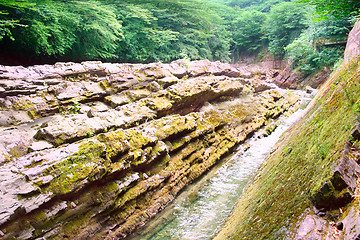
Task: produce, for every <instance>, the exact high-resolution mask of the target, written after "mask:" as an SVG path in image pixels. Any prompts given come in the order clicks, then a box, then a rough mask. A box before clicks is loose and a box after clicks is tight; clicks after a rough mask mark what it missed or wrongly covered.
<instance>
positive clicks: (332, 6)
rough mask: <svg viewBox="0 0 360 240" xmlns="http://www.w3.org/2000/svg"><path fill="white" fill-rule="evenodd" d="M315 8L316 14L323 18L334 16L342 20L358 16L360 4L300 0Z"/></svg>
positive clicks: (325, 0) (329, 0) (346, 0)
mask: <svg viewBox="0 0 360 240" xmlns="http://www.w3.org/2000/svg"><path fill="white" fill-rule="evenodd" d="M301 2H303V3H310V4H312V5H314V6H315V7H316V12H317V13H318V14H320V15H322V16H323V17H325V18H327V17H328V16H334V17H336V18H344V17H351V16H358V15H359V9H360V2H359V1H356V0H341V1H339V0H301Z"/></svg>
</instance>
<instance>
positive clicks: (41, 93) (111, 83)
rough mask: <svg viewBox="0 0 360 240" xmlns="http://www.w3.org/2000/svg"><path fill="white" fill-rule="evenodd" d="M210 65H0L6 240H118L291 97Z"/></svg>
mask: <svg viewBox="0 0 360 240" xmlns="http://www.w3.org/2000/svg"><path fill="white" fill-rule="evenodd" d="M264 78H266V76H265V75H263V74H261V73H257V74H249V73H247V74H242V73H241V72H239V71H238V70H236V69H234V68H232V67H231V66H230V65H228V64H223V63H219V62H216V63H213V62H209V61H195V62H185V61H176V62H173V63H171V64H161V63H154V64H148V65H143V64H107V63H100V62H84V63H81V64H75V63H58V64H55V65H44V66H33V67H28V68H23V67H6V66H0V109H1V115H0V125H1V128H0V209H1V211H0V230H1V232H0V233H1V235H2V237H3V239H36V238H41V237H45V238H49V237H52V238H61V239H65V238H69V239H89V238H91V239H104V238H108V239H119V238H124V237H125V236H127V235H128V234H130V233H131V232H133V231H134V230H135V229H136V228H138V227H140V226H142V225H143V224H144V223H145V222H147V221H148V220H149V219H150V218H151V217H153V216H154V215H155V214H156V213H158V212H159V211H160V210H162V209H163V208H164V207H165V206H166V205H167V204H168V203H169V202H171V201H172V200H173V199H174V198H175V197H176V195H177V194H178V193H179V192H180V191H181V190H182V189H183V188H184V187H185V186H186V185H188V184H189V183H191V182H192V181H193V180H195V179H197V178H198V177H199V176H201V175H202V174H203V173H205V172H206V171H207V170H208V169H209V168H211V167H212V166H214V165H215V164H216V163H217V162H218V161H219V160H220V159H221V158H222V157H224V156H225V155H226V154H229V153H231V151H232V149H234V148H235V147H236V146H237V145H239V144H240V143H242V142H243V141H244V140H245V139H246V138H247V137H248V136H251V135H252V134H253V133H254V132H255V131H257V130H258V129H260V128H262V127H266V126H271V128H273V121H274V120H273V119H275V120H276V119H277V118H278V116H280V115H281V114H282V113H284V112H286V111H287V110H288V109H289V108H291V107H294V106H295V105H296V103H297V101H298V99H299V98H298V96H297V95H295V94H294V93H289V92H286V91H278V90H275V89H272V87H271V86H269V85H267V84H266V83H265V82H263V81H260V79H264Z"/></svg>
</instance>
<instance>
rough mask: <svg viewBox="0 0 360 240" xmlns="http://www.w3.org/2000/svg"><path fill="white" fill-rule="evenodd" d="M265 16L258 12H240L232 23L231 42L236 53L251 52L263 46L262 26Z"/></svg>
mask: <svg viewBox="0 0 360 240" xmlns="http://www.w3.org/2000/svg"><path fill="white" fill-rule="evenodd" d="M265 19H266V15H265V14H264V13H261V12H258V11H242V12H240V14H239V15H238V18H237V19H235V21H234V23H233V29H234V31H233V41H234V44H235V46H236V48H237V50H238V51H246V52H253V51H257V50H259V49H260V48H261V47H263V46H264V38H265V34H264V31H263V24H264V22H265Z"/></svg>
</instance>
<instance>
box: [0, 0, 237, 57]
mask: <svg viewBox="0 0 360 240" xmlns="http://www.w3.org/2000/svg"><path fill="white" fill-rule="evenodd" d="M23 3H24V2H22V1H15V0H12V1H4V0H0V6H2V7H3V8H4V9H6V11H5V10H4V11H1V12H0V13H1V15H0V17H2V18H0V45H1V46H2V47H3V48H4V49H5V46H6V49H7V52H3V53H2V54H3V55H5V56H9V54H10V55H13V56H14V57H16V58H19V57H23V58H24V59H25V58H28V57H29V56H30V57H32V56H39V57H45V58H48V59H54V60H62V61H66V60H71V61H81V60H113V61H123V62H152V61H163V62H169V61H172V60H174V59H178V58H181V54H185V55H187V56H188V57H190V58H191V59H204V58H208V59H210V60H222V61H228V60H229V46H230V40H229V34H228V32H227V29H226V26H225V24H224V21H223V17H220V15H219V14H218V13H217V12H216V11H217V10H218V9H217V7H218V6H219V4H215V3H208V2H207V1H205V0H172V1H165V0H156V1H149V0H132V1H130V0H128V1H115V0H111V1H95V0H71V1H66V2H65V1H53V0H48V1H45V0H32V1H30V0H29V1H26V3H27V4H23ZM222 7H223V8H225V7H226V6H224V5H222ZM23 26H28V27H26V28H24V27H23ZM6 36H8V37H7V38H5V37H6Z"/></svg>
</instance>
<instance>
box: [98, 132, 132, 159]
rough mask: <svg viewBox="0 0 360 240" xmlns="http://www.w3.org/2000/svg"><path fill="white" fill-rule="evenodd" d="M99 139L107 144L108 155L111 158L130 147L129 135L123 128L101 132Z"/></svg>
mask: <svg viewBox="0 0 360 240" xmlns="http://www.w3.org/2000/svg"><path fill="white" fill-rule="evenodd" d="M97 139H98V140H99V141H100V142H102V143H104V144H105V145H106V156H107V157H108V158H109V159H114V158H115V157H118V156H121V155H122V154H124V153H126V152H127V151H129V149H130V145H129V142H128V141H127V135H126V133H125V132H124V131H121V130H118V131H115V132H109V133H103V134H100V135H98V136H97Z"/></svg>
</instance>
